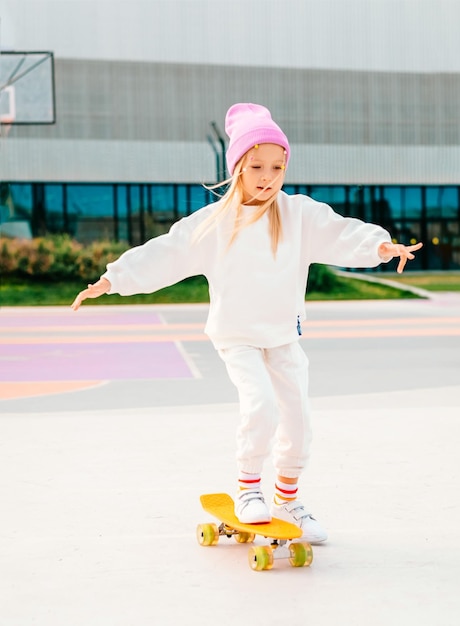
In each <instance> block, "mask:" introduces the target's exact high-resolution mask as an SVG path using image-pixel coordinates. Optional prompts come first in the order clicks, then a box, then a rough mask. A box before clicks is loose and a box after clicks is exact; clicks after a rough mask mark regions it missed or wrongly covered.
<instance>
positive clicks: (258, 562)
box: [248, 546, 273, 572]
mask: <svg viewBox="0 0 460 626" xmlns="http://www.w3.org/2000/svg"><path fill="white" fill-rule="evenodd" d="M248 560H249V565H250V566H251V569H253V570H254V571H256V572H261V571H262V570H265V569H271V568H272V567H273V549H272V548H271V546H254V547H253V548H251V549H250V550H249V554H248Z"/></svg>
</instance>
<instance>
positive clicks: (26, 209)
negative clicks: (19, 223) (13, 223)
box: [2, 183, 33, 220]
mask: <svg viewBox="0 0 460 626" xmlns="http://www.w3.org/2000/svg"><path fill="white" fill-rule="evenodd" d="M8 187H9V189H7V190H6V191H5V193H4V194H2V195H3V196H4V198H2V204H3V206H4V207H6V208H7V210H6V211H5V209H3V210H2V216H3V214H4V213H5V216H6V217H7V219H10V220H30V218H31V217H32V207H33V194H32V185H31V184H21V183H19V184H17V183H12V184H11V185H8Z"/></svg>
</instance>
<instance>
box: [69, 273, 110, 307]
mask: <svg viewBox="0 0 460 626" xmlns="http://www.w3.org/2000/svg"><path fill="white" fill-rule="evenodd" d="M110 287H111V285H110V282H109V281H108V280H107V278H100V279H99V280H98V281H97V283H94V285H88V288H87V289H84V290H83V291H80V293H79V294H78V296H77V297H76V298H75V300H74V301H73V302H72V304H71V308H72V309H73V310H74V311H76V310H77V309H79V307H80V304H81V303H82V302H83V300H86V298H99V296H102V295H104V294H105V293H107V292H108V291H110Z"/></svg>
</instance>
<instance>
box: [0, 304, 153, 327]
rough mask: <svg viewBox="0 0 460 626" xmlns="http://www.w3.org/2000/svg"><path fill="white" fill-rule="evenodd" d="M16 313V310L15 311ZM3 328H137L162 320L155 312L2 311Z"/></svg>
mask: <svg viewBox="0 0 460 626" xmlns="http://www.w3.org/2000/svg"><path fill="white" fill-rule="evenodd" d="M13 311H14V309H13ZM0 320H1V326H2V328H11V327H17V328H27V327H31V326H34V327H38V328H43V327H53V328H54V327H59V326H63V327H72V326H75V327H79V328H85V327H86V326H89V325H92V326H97V327H98V328H100V327H101V326H103V327H104V326H105V325H106V324H107V323H108V322H110V324H114V325H116V326H137V325H138V324H161V323H162V322H161V318H160V316H159V315H157V314H156V313H154V312H149V311H147V312H144V313H143V312H140V311H139V312H137V311H131V312H126V313H123V312H122V311H121V312H115V311H114V312H110V313H104V314H99V315H98V314H91V313H89V314H85V315H78V313H74V312H72V314H70V315H69V314H68V312H67V311H66V313H65V314H63V315H57V314H56V313H53V314H48V315H43V314H41V315H40V314H38V313H34V312H31V313H27V314H26V315H24V314H22V315H15V314H14V313H10V312H9V311H8V312H5V311H2V314H1V316H0Z"/></svg>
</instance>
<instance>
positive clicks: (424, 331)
mask: <svg viewBox="0 0 460 626" xmlns="http://www.w3.org/2000/svg"><path fill="white" fill-rule="evenodd" d="M459 335H460V327H459V328H449V327H446V328H380V329H356V330H351V329H350V330H345V329H344V330H340V329H338V330H329V331H326V330H325V331H321V330H318V331H308V330H306V331H304V332H303V334H302V338H303V339H349V338H358V339H359V338H367V337H377V338H378V337H456V336H459ZM164 341H210V339H209V338H208V337H207V336H206V335H205V334H196V335H193V334H188V335H97V336H96V335H91V336H83V335H80V336H78V337H76V336H74V335H71V336H61V337H56V336H54V335H51V336H49V337H46V336H41V337H27V338H26V337H17V338H8V337H7V338H4V339H1V340H0V345H12V344H18V345H22V344H62V343H72V344H73V343H157V342H164Z"/></svg>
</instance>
